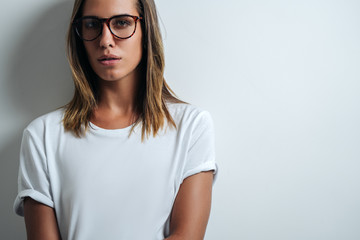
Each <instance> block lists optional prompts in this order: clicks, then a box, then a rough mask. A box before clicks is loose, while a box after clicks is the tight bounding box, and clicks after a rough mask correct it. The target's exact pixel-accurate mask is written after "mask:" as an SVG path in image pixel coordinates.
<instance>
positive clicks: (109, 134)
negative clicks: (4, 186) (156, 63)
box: [14, 103, 217, 240]
mask: <svg viewBox="0 0 360 240" xmlns="http://www.w3.org/2000/svg"><path fill="white" fill-rule="evenodd" d="M168 108H169V111H170V114H171V116H172V117H173V119H174V121H175V123H176V125H177V129H172V128H169V127H167V128H164V129H163V130H161V131H160V134H159V135H158V136H156V137H152V136H151V137H150V138H148V139H146V140H145V141H144V142H141V127H140V126H137V127H135V132H134V133H132V134H131V135H130V137H129V130H130V129H131V127H132V126H129V127H126V128H123V129H114V130H109V129H103V128H100V127H97V126H96V125H94V124H92V123H90V126H89V130H88V131H87V132H86V134H85V136H83V137H81V138H79V137H76V136H75V135H74V134H73V133H72V132H69V131H65V130H64V127H63V125H62V118H63V114H64V110H63V109H59V110H56V111H54V112H51V113H48V114H46V115H43V116H41V117H39V118H37V119H35V120H34V121H33V122H31V123H30V124H29V125H28V126H27V127H26V129H25V130H24V133H23V139H22V144H21V153H20V167H19V178H18V195H17V197H16V200H15V202H14V210H15V212H16V213H17V214H18V215H20V216H23V199H24V198H25V197H31V198H33V199H34V200H36V201H38V202H40V203H43V204H45V205H47V206H49V207H52V208H55V211H56V217H57V222H58V225H59V230H60V233H61V237H62V239H63V240H92V239H93V240H99V239H118V240H121V239H123V240H129V239H132V240H136V239H139V240H147V239H164V238H165V237H167V236H168V234H169V217H170V213H171V210H172V206H173V203H174V200H175V197H176V194H177V192H178V190H179V187H180V185H181V183H182V182H183V180H184V179H185V178H187V177H189V176H191V175H193V174H196V173H199V172H201V171H209V170H214V174H216V173H217V164H216V162H215V151H214V149H215V146H214V128H213V122H212V119H211V116H210V114H209V113H208V112H207V111H203V110H201V109H199V108H197V107H195V106H192V105H189V104H178V103H177V104H175V103H172V104H168Z"/></svg>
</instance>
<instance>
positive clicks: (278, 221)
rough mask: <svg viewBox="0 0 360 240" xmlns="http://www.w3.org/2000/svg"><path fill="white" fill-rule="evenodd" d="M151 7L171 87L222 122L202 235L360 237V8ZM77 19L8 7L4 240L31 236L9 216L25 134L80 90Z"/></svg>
mask: <svg viewBox="0 0 360 240" xmlns="http://www.w3.org/2000/svg"><path fill="white" fill-rule="evenodd" d="M156 2H157V5H158V10H159V13H160V16H161V21H162V25H161V26H162V29H163V37H164V43H165V48H166V79H167V81H168V83H169V84H170V86H171V87H172V88H173V90H174V91H175V92H176V93H177V95H178V96H179V97H180V98H182V99H183V100H185V101H188V102H191V103H193V104H194V105H197V106H199V107H201V108H203V109H206V110H208V111H210V113H211V114H212V116H213V119H214V122H215V128H216V151H217V161H218V163H219V166H220V171H219V177H218V179H217V182H216V184H215V186H214V193H213V208H212V212H211V218H210V221H209V225H208V229H207V234H206V239H207V240H219V239H220V240H221V239H229V240H233V239H234V240H235V239H239V240H272V239H273V240H285V239H286V240H305V239H306V240H358V239H360V228H359V226H360V191H359V190H360V111H359V110H360V109H359V103H360V14H359V13H360V2H359V1H355V0H301V1H300V0H298V1H295V0H272V1H268V0H222V1H218V0H197V1H190V0H182V1H170V0H157V1H156ZM71 9H72V1H69V0H32V1H28V0H17V1H5V2H2V3H1V10H0V20H1V27H0V28H1V38H0V53H1V54H0V114H1V117H0V123H1V128H0V129H1V130H0V131H1V132H0V158H1V162H0V164H1V167H0V191H1V205H0V239H11V240H17V239H25V227H24V223H23V219H22V218H21V217H18V216H16V215H15V214H14V213H13V210H12V206H13V201H14V199H15V196H16V191H17V171H18V154H19V148H20V140H21V134H22V130H23V128H24V127H25V126H26V125H27V124H28V123H29V122H30V121H31V120H32V119H34V118H35V117H37V116H39V115H41V114H44V113H47V112H49V111H51V110H53V109H55V108H57V107H59V106H61V105H64V104H65V103H67V102H68V101H69V100H70V98H71V96H72V93H73V87H72V80H71V77H70V73H69V69H68V65H67V62H66V58H65V50H64V43H65V32H66V28H67V25H68V22H69V17H70V12H71Z"/></svg>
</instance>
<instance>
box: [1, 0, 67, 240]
mask: <svg viewBox="0 0 360 240" xmlns="http://www.w3.org/2000/svg"><path fill="white" fill-rule="evenodd" d="M73 2H74V1H73V0H66V1H62V2H59V3H56V4H54V5H53V6H51V7H50V8H48V9H47V10H45V11H44V12H43V13H42V14H41V15H39V16H38V17H37V18H35V19H34V20H33V22H32V23H30V24H29V23H27V24H29V27H28V31H27V32H24V33H23V34H22V36H23V37H22V38H21V39H20V40H19V41H18V43H17V44H15V46H14V49H15V51H14V53H13V55H12V57H11V58H10V59H9V60H8V61H9V62H8V63H9V65H10V71H9V73H10V76H8V78H7V79H8V82H7V83H6V85H5V86H6V88H7V91H8V92H9V93H10V94H9V96H11V97H10V98H11V99H9V103H10V104H11V105H12V106H11V107H12V108H13V109H16V111H17V112H18V113H19V116H23V117H24V122H26V123H29V122H30V121H31V120H33V119H34V118H36V117H37V116H39V115H42V114H44V113H46V112H49V111H52V110H55V109H56V108H58V107H60V106H62V105H64V104H66V103H67V102H68V101H69V100H70V99H71V96H72V95H73V83H72V79H71V74H70V70H69V67H68V63H67V60H66V54H65V39H66V31H67V27H68V23H69V20H70V16H71V10H72V6H73ZM13 44H14V43H13ZM24 127H25V126H19V130H18V131H17V132H14V134H13V135H12V138H10V139H7V143H6V144H5V145H4V146H5V147H4V148H3V149H0V159H1V161H2V163H1V165H2V167H1V168H0V189H1V191H2V194H1V195H2V197H1V205H0V239H14V240H17V239H19V240H20V239H26V237H25V235H26V234H25V225H24V222H23V218H21V217H18V216H16V215H15V213H14V212H13V210H12V207H13V202H14V199H15V196H16V193H17V174H18V165H19V158H18V156H19V149H20V142H21V135H22V130H23V128H24Z"/></svg>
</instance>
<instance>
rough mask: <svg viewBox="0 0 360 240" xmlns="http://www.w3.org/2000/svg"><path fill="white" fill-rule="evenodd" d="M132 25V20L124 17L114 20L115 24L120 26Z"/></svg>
mask: <svg viewBox="0 0 360 240" xmlns="http://www.w3.org/2000/svg"><path fill="white" fill-rule="evenodd" d="M130 25H131V23H130V21H128V20H124V19H120V20H116V21H115V22H114V26H115V27H119V28H125V27H128V26H130Z"/></svg>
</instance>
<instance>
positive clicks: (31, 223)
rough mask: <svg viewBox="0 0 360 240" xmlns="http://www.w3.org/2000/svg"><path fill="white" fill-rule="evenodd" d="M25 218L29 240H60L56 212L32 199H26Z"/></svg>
mask: <svg viewBox="0 0 360 240" xmlns="http://www.w3.org/2000/svg"><path fill="white" fill-rule="evenodd" d="M24 218H25V225H26V232H27V239H28V240H60V239H61V237H60V233H59V228H58V225H57V221H56V217H55V211H54V209H53V208H51V207H49V206H46V205H44V204H41V203H39V202H37V201H35V200H33V199H32V198H29V197H27V198H25V199H24Z"/></svg>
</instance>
